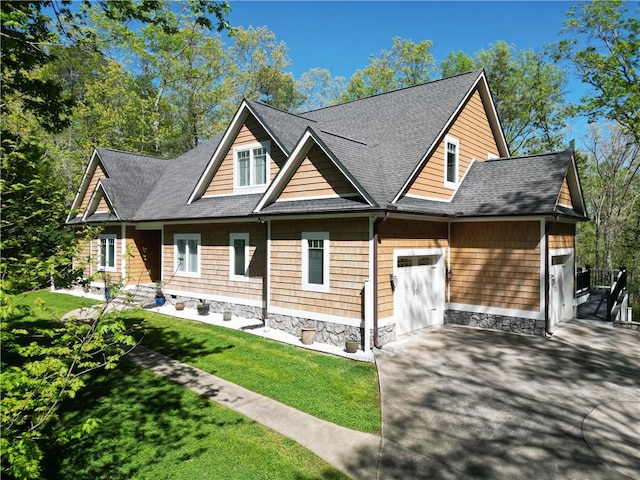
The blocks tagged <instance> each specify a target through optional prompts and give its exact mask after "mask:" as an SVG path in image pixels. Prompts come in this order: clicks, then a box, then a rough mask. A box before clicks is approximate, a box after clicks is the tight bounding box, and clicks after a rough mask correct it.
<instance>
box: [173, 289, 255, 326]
mask: <svg viewBox="0 0 640 480" xmlns="http://www.w3.org/2000/svg"><path fill="white" fill-rule="evenodd" d="M167 302H168V303H171V304H175V303H176V302H184V305H185V307H187V308H197V306H198V304H199V303H200V300H199V299H197V298H192V297H185V296H183V295H168V296H167ZM207 303H208V304H209V311H210V312H212V313H224V312H231V314H232V315H235V316H237V317H242V318H249V319H253V318H257V319H259V320H262V308H260V307H253V306H250V305H241V304H239V303H229V302H217V301H215V300H207Z"/></svg>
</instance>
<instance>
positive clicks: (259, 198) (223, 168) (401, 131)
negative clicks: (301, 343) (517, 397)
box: [67, 71, 586, 350]
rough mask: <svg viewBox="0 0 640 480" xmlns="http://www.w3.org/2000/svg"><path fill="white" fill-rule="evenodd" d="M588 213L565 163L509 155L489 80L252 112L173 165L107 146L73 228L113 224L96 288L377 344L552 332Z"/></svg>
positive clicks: (98, 259)
mask: <svg viewBox="0 0 640 480" xmlns="http://www.w3.org/2000/svg"><path fill="white" fill-rule="evenodd" d="M585 219H586V211H585V203H584V199H583V195H582V190H581V187H580V181H579V178H578V173H577V170H576V164H575V161H574V158H573V155H572V153H571V152H570V151H563V152H555V153H548V154H544V155H531V156H526V157H519V158H512V157H510V153H509V149H508V146H507V143H506V141H505V138H504V135H503V131H502V128H501V125H500V120H499V118H498V115H497V113H496V109H495V104H494V102H493V100H492V97H491V93H490V91H489V87H488V85H487V80H486V76H485V73H484V72H482V71H480V72H471V73H466V74H462V75H458V76H455V77H451V78H446V79H441V80H437V81H433V82H430V83H426V84H423V85H418V86H415V87H410V88H405V89H402V90H397V91H393V92H389V93H385V94H381V95H376V96H373V97H369V98H364V99H361V100H356V101H352V102H348V103H344V104H340V105H336V106H331V107H326V108H322V109H319V110H315V111H311V112H307V113H304V114H299V115H294V114H290V113H286V112H283V111H280V110H277V109H274V108H272V107H269V106H267V105H263V104H260V103H257V102H254V101H251V100H244V101H243V102H242V104H241V105H240V107H239V108H238V110H237V112H236V114H235V116H234V117H233V119H232V121H231V123H230V125H229V126H228V128H227V130H226V131H225V132H224V134H222V135H218V136H216V137H215V138H213V139H211V140H210V141H208V142H206V143H204V144H202V145H200V146H198V147H197V148H195V149H193V150H191V151H189V152H187V153H185V154H184V155H182V156H180V157H178V158H176V159H174V160H163V159H158V158H153V157H149V156H144V155H137V154H133V153H126V152H119V151H114V150H109V149H103V148H96V149H95V151H94V152H93V155H92V156H91V159H90V161H89V164H88V166H87V169H86V172H85V174H84V177H83V179H82V183H81V185H80V188H79V190H78V192H77V194H76V197H75V200H74V202H73V205H72V212H71V213H70V215H69V217H68V219H67V224H68V225H70V226H72V227H73V228H77V229H81V228H83V227H84V226H86V225H101V226H103V229H102V232H101V233H100V235H98V238H96V239H95V240H93V241H91V242H89V243H87V244H86V245H85V246H84V250H83V252H82V254H81V255H80V257H79V258H78V259H76V260H77V262H82V261H84V260H86V259H88V258H90V259H91V260H92V261H91V262H89V263H88V264H87V265H86V266H85V274H86V275H87V276H89V275H94V274H95V273H96V272H98V271H104V272H107V273H109V275H111V276H114V277H116V278H124V279H125V280H126V282H127V283H128V284H130V285H134V284H143V283H150V282H154V281H159V280H161V281H162V282H163V285H164V290H165V293H166V294H167V295H170V296H173V297H175V298H176V299H182V300H185V301H187V302H191V304H194V303H195V302H196V301H197V300H198V299H205V300H207V301H209V302H211V304H212V308H213V309H214V310H215V309H216V308H217V309H218V311H220V310H221V309H226V310H232V311H233V312H234V313H235V314H239V315H243V316H247V317H250V318H254V317H255V318H260V319H263V320H264V322H265V323H266V324H267V325H269V326H271V327H272V328H278V329H282V330H285V331H288V332H291V333H293V334H296V335H299V334H300V329H301V326H303V325H305V324H309V323H311V324H313V325H316V326H317V328H318V334H317V337H316V339H317V341H321V342H326V343H331V344H336V345H343V344H344V343H343V342H344V340H345V338H356V339H358V340H359V341H360V342H361V346H362V348H364V349H366V350H368V349H369V348H371V346H372V345H381V344H384V343H386V342H390V341H393V340H394V339H395V338H396V336H397V335H401V334H404V333H407V332H411V331H414V330H417V329H421V328H424V327H427V326H430V325H440V324H446V323H456V324H467V325H476V326H482V327H485V328H491V329H497V330H508V331H513V332H520V333H526V334H535V335H544V334H545V331H549V330H551V328H552V327H553V325H554V324H555V323H557V322H559V321H562V320H565V319H568V318H572V317H573V308H574V255H575V225H576V223H577V222H578V221H582V220H585ZM94 278H95V280H94V286H97V287H100V286H102V284H101V282H100V281H99V277H94Z"/></svg>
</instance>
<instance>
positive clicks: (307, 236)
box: [300, 232, 331, 293]
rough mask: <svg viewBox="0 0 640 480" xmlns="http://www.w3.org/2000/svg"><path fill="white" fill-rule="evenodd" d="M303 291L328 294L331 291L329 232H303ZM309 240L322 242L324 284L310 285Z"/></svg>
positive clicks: (301, 241)
mask: <svg viewBox="0 0 640 480" xmlns="http://www.w3.org/2000/svg"><path fill="white" fill-rule="evenodd" d="M301 237H302V238H301V240H300V243H301V244H302V290H306V291H310V292H325V293H326V292H328V291H329V290H330V289H331V281H330V278H329V275H330V272H331V269H330V263H331V260H330V258H331V254H330V251H331V240H330V238H329V232H302V235H301ZM309 240H320V241H322V283H321V284H317V283H309Z"/></svg>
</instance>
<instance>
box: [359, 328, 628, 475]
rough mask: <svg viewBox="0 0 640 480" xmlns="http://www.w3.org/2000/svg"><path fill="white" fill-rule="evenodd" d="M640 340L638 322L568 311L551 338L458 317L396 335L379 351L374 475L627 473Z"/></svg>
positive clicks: (360, 459)
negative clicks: (597, 323)
mask: <svg viewBox="0 0 640 480" xmlns="http://www.w3.org/2000/svg"><path fill="white" fill-rule="evenodd" d="M639 346H640V335H639V334H638V333H637V332H631V331H626V330H622V329H602V328H598V327H594V326H592V325H585V324H579V323H574V322H570V323H567V324H563V325H560V326H557V327H556V333H555V335H554V336H553V337H551V338H541V337H529V336H522V335H514V334H508V333H502V332H495V331H486V330H479V329H473V328H469V327H462V326H455V325H447V326H444V327H436V328H433V329H427V330H422V331H420V332H414V333H413V334H409V335H405V336H403V337H401V338H400V340H399V341H398V342H395V343H393V344H391V345H389V346H388V347H385V348H383V349H382V351H381V352H379V353H378V354H377V357H376V361H377V365H378V372H379V375H380V384H381V394H382V407H383V408H382V414H383V437H384V439H383V449H382V454H381V458H380V469H379V472H380V474H379V478H381V479H385V478H389V479H391V478H403V479H407V478H430V479H440V478H443V479H445V478H452V479H459V478H487V479H488V478H491V479H495V478H505V479H506V478H508V479H516V478H549V479H567V478H573V479H583V478H584V479H601V478H607V479H616V478H627V477H631V478H633V477H634V476H635V475H637V473H638V471H640V458H639V455H640V439H639V437H640V387H639V385H640V383H639V380H640V362H639V353H638V352H639V351H640V350H639ZM353 461H354V464H357V463H359V462H364V461H366V460H365V458H364V456H363V458H354V459H353Z"/></svg>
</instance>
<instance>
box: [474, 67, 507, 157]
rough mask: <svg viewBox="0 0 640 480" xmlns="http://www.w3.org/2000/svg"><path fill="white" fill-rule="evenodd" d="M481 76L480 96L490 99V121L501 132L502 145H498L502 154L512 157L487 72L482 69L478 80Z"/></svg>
mask: <svg viewBox="0 0 640 480" xmlns="http://www.w3.org/2000/svg"><path fill="white" fill-rule="evenodd" d="M480 78H482V83H480V85H479V86H480V88H479V92H480V96H481V97H482V96H483V94H484V98H485V99H486V100H488V101H489V103H490V104H491V111H490V112H488V114H489V115H488V120H489V123H490V124H491V126H492V127H495V128H496V129H497V130H498V133H499V134H500V138H499V140H500V143H501V144H502V145H498V150H499V153H500V156H502V157H510V156H511V152H510V151H509V144H508V143H507V139H506V138H505V136H504V130H503V128H502V123H501V122H500V117H499V116H498V110H497V109H496V104H495V102H494V101H493V95H491V90H490V88H489V83H488V82H487V77H486V74H485V73H484V70H483V71H482V74H481V75H480V77H479V78H478V80H480ZM492 121H493V122H492ZM492 131H493V129H492ZM500 147H502V149H503V150H502V149H500Z"/></svg>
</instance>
